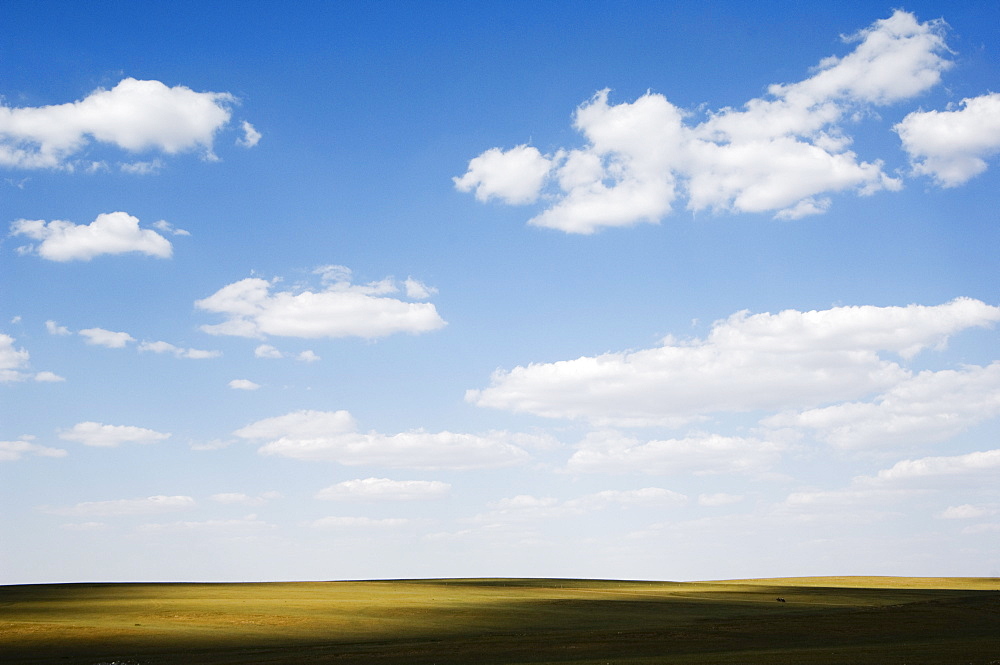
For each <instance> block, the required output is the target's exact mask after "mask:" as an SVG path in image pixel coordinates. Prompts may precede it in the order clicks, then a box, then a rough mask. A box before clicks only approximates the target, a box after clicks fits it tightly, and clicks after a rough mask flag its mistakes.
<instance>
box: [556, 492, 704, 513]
mask: <svg viewBox="0 0 1000 665" xmlns="http://www.w3.org/2000/svg"><path fill="white" fill-rule="evenodd" d="M687 500H688V498H687V497H686V496H684V495H683V494H681V493H679V492H674V491H672V490H668V489H664V488H662V487H643V488H642V489H637V490H604V491H601V492H596V493H594V494H588V495H586V496H582V497H580V498H578V499H572V500H570V501H567V502H566V506H567V507H569V508H571V509H574V510H577V509H579V510H586V511H590V510H603V509H605V508H611V507H614V506H618V507H622V508H625V507H629V506H640V507H642V506H647V507H657V506H660V507H662V506H679V505H683V504H685V503H687Z"/></svg>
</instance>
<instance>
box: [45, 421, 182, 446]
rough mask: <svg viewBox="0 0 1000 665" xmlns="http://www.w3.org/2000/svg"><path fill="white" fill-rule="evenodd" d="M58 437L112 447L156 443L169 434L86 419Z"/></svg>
mask: <svg viewBox="0 0 1000 665" xmlns="http://www.w3.org/2000/svg"><path fill="white" fill-rule="evenodd" d="M59 438H60V439H63V440H64V441H76V442H77V443H82V444H84V445H85V446H98V447H102V448H114V447H116V446H120V445H121V444H123V443H156V442H157V441H164V440H166V439H168V438H170V434H168V433H164V432H157V431H155V430H151V429H146V428H145V427H133V426H130V425H103V424H101V423H95V422H91V421H88V422H83V423H77V424H76V425H73V427H71V428H70V429H68V430H63V431H62V432H60V433H59Z"/></svg>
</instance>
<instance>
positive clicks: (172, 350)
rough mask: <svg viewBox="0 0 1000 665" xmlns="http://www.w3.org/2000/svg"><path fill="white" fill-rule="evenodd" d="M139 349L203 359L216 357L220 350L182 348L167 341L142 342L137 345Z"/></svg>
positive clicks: (220, 353) (179, 356)
mask: <svg viewBox="0 0 1000 665" xmlns="http://www.w3.org/2000/svg"><path fill="white" fill-rule="evenodd" d="M139 350H140V351H151V352H153V353H169V354H171V355H173V356H175V357H177V358H190V359H192V360H205V359H208V358H218V357H219V356H221V355H222V352H221V351H204V350H202V349H182V348H180V347H177V346H174V345H173V344H170V343H168V342H143V343H142V344H140V345H139Z"/></svg>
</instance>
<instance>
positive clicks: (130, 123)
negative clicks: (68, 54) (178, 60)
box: [0, 78, 260, 170]
mask: <svg viewBox="0 0 1000 665" xmlns="http://www.w3.org/2000/svg"><path fill="white" fill-rule="evenodd" d="M235 102H236V99H235V98H234V97H233V96H232V95H230V94H229V93H225V92H195V91H194V90H191V89H190V88H187V87H185V86H182V85H178V86H174V87H169V86H167V85H165V84H163V83H161V82H160V81H139V80H136V79H133V78H126V79H123V80H122V81H121V82H119V83H118V84H117V85H116V86H115V87H113V88H111V89H110V90H105V89H98V90H95V91H94V92H92V93H90V94H89V95H87V96H86V97H85V98H84V99H81V100H78V101H75V102H70V103H66V104H55V105H51V106H41V107H26V108H12V107H8V106H0V165H2V166H6V167H8V168H20V169H36V168H53V169H67V170H72V169H74V168H76V167H77V166H78V162H77V160H76V156H77V155H79V154H80V153H82V152H83V151H84V150H85V149H86V148H87V147H88V146H89V145H91V144H93V143H99V144H110V145H113V146H116V147H118V148H120V149H122V150H125V151H127V152H129V153H141V152H148V151H154V150H155V151H160V152H163V153H166V154H171V155H172V154H176V153H181V152H188V151H200V152H201V153H202V154H203V155H204V157H205V158H207V159H215V156H214V154H213V152H212V144H213V141H214V139H215V135H216V133H217V132H218V131H219V130H220V129H222V128H223V127H224V126H225V125H227V124H228V123H229V120H230V117H231V115H232V113H231V110H230V107H231V106H232V105H233V104H234V103H235ZM244 134H245V136H244V145H248V147H249V146H252V145H255V144H256V143H257V141H258V140H259V139H260V136H259V134H257V132H256V130H253V127H252V126H249V123H246V125H245V126H244ZM153 163H155V162H153ZM126 166H129V165H126ZM133 170H134V169H133Z"/></svg>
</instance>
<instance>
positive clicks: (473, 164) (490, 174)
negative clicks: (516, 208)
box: [452, 145, 552, 204]
mask: <svg viewBox="0 0 1000 665" xmlns="http://www.w3.org/2000/svg"><path fill="white" fill-rule="evenodd" d="M551 168H552V162H551V161H550V160H549V159H548V158H546V157H543V156H542V154H541V153H540V152H539V151H538V148H535V147H533V146H529V145H519V146H517V147H516V148H511V149H510V150H507V151H503V150H501V149H500V148H491V149H490V150H487V151H486V152H484V153H483V154H481V155H479V156H478V157H475V158H473V159H472V160H470V161H469V168H468V171H467V172H466V173H465V175H463V176H462V177H461V178H452V180H453V181H454V182H455V187H456V188H457V189H458V190H459V191H460V192H471V191H475V193H476V199H477V200H479V201H489V200H490V199H492V198H498V199H501V200H502V201H504V202H505V203H512V204H519V203H533V202H534V201H535V200H536V199H537V198H538V194H539V191H540V190H541V188H542V185H543V184H544V182H545V179H546V177H547V176H548V174H549V171H550V170H551Z"/></svg>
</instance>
